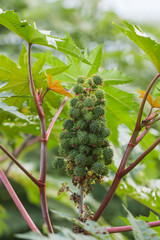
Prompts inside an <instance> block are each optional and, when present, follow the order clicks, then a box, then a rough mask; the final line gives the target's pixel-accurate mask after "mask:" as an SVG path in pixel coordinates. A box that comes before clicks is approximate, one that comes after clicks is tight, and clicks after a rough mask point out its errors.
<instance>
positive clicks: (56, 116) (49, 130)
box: [47, 87, 73, 140]
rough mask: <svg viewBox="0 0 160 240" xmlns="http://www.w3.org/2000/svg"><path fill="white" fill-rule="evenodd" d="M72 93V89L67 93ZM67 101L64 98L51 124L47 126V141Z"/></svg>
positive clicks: (66, 98)
mask: <svg viewBox="0 0 160 240" xmlns="http://www.w3.org/2000/svg"><path fill="white" fill-rule="evenodd" d="M72 91H73V87H72V88H71V89H70V91H69V92H70V93H71V92H72ZM67 100H68V97H65V98H64V100H63V102H62V104H61V106H60V107H59V109H58V111H57V112H56V114H55V116H54V117H53V119H52V122H51V124H50V125H49V127H48V130H47V140H48V139H49V136H50V133H51V131H52V128H53V126H54V124H55V122H56V120H57V118H58V117H59V115H60V113H61V112H62V110H63V108H64V105H65V103H66V102H67Z"/></svg>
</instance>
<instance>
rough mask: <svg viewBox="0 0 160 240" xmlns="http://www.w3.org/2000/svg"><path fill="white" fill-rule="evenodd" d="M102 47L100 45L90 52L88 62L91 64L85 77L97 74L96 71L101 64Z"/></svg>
mask: <svg viewBox="0 0 160 240" xmlns="http://www.w3.org/2000/svg"><path fill="white" fill-rule="evenodd" d="M103 46H104V44H101V45H99V46H97V47H96V48H94V49H93V50H92V51H91V52H90V54H89V58H88V61H89V62H91V63H92V66H91V67H90V69H89V71H88V73H87V74H86V76H87V77H91V76H92V75H93V74H95V73H97V72H98V69H99V67H100V65H101V62H102V50H103Z"/></svg>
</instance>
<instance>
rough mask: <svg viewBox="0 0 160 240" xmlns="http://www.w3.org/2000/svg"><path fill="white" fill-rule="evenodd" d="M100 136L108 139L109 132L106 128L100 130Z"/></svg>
mask: <svg viewBox="0 0 160 240" xmlns="http://www.w3.org/2000/svg"><path fill="white" fill-rule="evenodd" d="M100 134H101V136H102V137H104V138H106V137H109V135H110V130H109V129H108V128H106V127H105V128H102V130H101V132H100Z"/></svg>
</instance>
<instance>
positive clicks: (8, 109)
mask: <svg viewBox="0 0 160 240" xmlns="http://www.w3.org/2000/svg"><path fill="white" fill-rule="evenodd" d="M0 109H1V110H3V111H4V112H8V113H10V114H12V115H15V116H16V117H19V118H21V119H24V120H27V121H29V120H28V118H27V116H25V115H24V114H22V113H20V112H19V111H18V110H17V108H16V107H15V106H8V105H7V104H6V103H4V102H1V101H0ZM0 114H3V112H1V113H0Z"/></svg>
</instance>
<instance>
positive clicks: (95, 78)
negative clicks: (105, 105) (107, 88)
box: [93, 75, 103, 85]
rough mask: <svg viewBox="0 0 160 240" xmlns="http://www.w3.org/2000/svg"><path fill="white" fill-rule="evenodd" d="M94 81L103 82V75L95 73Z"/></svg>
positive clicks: (96, 82) (97, 83)
mask: <svg viewBox="0 0 160 240" xmlns="http://www.w3.org/2000/svg"><path fill="white" fill-rule="evenodd" d="M93 82H94V83H95V84H96V85H101V84H102V83H103V79H102V77H101V76H99V75H94V76H93Z"/></svg>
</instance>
